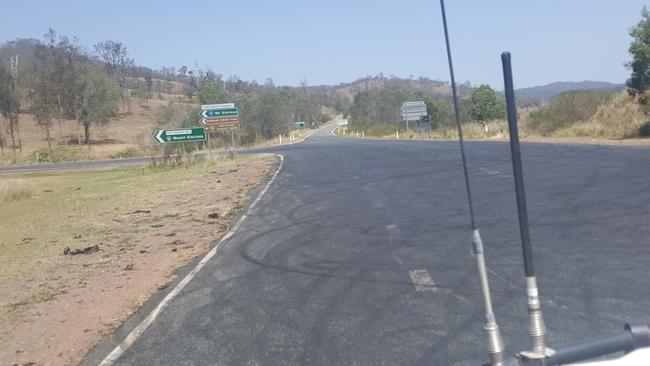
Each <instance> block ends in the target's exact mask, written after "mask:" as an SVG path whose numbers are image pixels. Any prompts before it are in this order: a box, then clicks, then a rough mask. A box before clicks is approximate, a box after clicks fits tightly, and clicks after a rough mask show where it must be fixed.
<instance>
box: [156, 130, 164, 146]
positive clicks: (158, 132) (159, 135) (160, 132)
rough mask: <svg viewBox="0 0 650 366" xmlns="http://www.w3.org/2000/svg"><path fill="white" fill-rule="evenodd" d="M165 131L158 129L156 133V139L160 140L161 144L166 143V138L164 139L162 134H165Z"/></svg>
mask: <svg viewBox="0 0 650 366" xmlns="http://www.w3.org/2000/svg"><path fill="white" fill-rule="evenodd" d="M163 132H165V130H158V131H157V132H156V135H155V136H154V138H155V139H156V141H158V142H160V143H161V144H164V143H165V140H163V138H162V134H163Z"/></svg>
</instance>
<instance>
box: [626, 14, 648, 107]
mask: <svg viewBox="0 0 650 366" xmlns="http://www.w3.org/2000/svg"><path fill="white" fill-rule="evenodd" d="M630 36H632V39H633V40H632V43H631V44H630V54H632V61H631V62H628V63H626V64H625V66H626V67H627V68H628V69H630V70H632V75H631V77H630V79H628V80H627V83H626V84H627V87H628V92H629V93H630V95H632V96H636V95H638V96H639V102H640V103H641V104H646V103H647V101H648V100H647V97H646V96H645V92H646V90H648V88H650V12H648V9H647V8H646V7H645V6H644V7H643V10H641V21H640V22H639V23H638V24H637V25H636V26H635V27H633V28H632V29H631V30H630Z"/></svg>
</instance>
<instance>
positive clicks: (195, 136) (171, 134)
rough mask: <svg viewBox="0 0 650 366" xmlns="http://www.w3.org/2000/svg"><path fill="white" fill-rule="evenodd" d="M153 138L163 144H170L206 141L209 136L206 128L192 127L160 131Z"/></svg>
mask: <svg viewBox="0 0 650 366" xmlns="http://www.w3.org/2000/svg"><path fill="white" fill-rule="evenodd" d="M153 138H154V140H156V141H158V142H160V143H161V144H169V143H175V142H195V141H205V140H206V139H207V135H206V133H205V128H203V127H192V128H177V129H174V130H158V131H156V133H155V134H154V135H153Z"/></svg>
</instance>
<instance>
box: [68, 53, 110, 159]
mask: <svg viewBox="0 0 650 366" xmlns="http://www.w3.org/2000/svg"><path fill="white" fill-rule="evenodd" d="M78 90H79V93H78V95H77V102H76V108H77V120H78V121H79V123H80V124H81V126H83V128H84V135H85V139H86V144H88V146H90V127H91V126H92V125H93V124H99V125H103V124H106V123H108V122H109V121H110V119H111V118H112V117H115V116H116V115H117V112H118V101H119V97H120V93H119V90H118V88H117V87H116V86H115V84H114V83H113V82H112V81H111V80H110V79H108V78H107V77H106V75H105V74H103V73H102V72H100V71H98V70H97V69H95V68H94V67H92V66H87V67H86V68H85V70H83V71H82V74H81V77H80V82H79V85H78Z"/></svg>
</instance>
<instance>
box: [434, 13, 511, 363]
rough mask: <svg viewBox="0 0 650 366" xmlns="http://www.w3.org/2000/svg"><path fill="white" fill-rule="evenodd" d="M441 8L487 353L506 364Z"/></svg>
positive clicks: (444, 17)
mask: <svg viewBox="0 0 650 366" xmlns="http://www.w3.org/2000/svg"><path fill="white" fill-rule="evenodd" d="M440 8H441V10H442V24H443V27H444V30H445V44H446V46H447V61H448V62H449V74H450V76H451V93H452V96H453V99H454V113H455V115H456V127H457V128H458V142H459V145H460V156H461V160H462V163H463V173H464V175H465V189H466V190H467V202H468V204H469V214H470V219H471V223H472V244H473V245H472V249H473V251H474V255H475V257H476V265H477V267H478V274H479V281H480V285H481V293H482V295H483V305H484V310H485V326H484V329H485V331H486V332H487V335H488V356H489V358H490V363H491V364H492V365H493V366H503V365H504V360H503V359H504V345H503V340H502V338H501V333H500V331H499V326H498V325H497V321H496V317H495V316H494V311H493V310H492V296H491V294H490V285H489V281H488V276H487V268H486V265H485V255H484V249H483V241H482V240H481V234H480V233H479V229H478V224H477V222H476V218H475V217H474V204H473V202H472V189H471V186H470V182H469V172H468V170H467V157H466V155H465V143H464V138H463V127H462V126H461V124H460V110H459V108H458V92H457V90H456V79H455V77H454V64H453V62H452V59H451V46H450V44H449V31H448V30H447V14H446V12H445V2H444V0H440Z"/></svg>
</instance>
